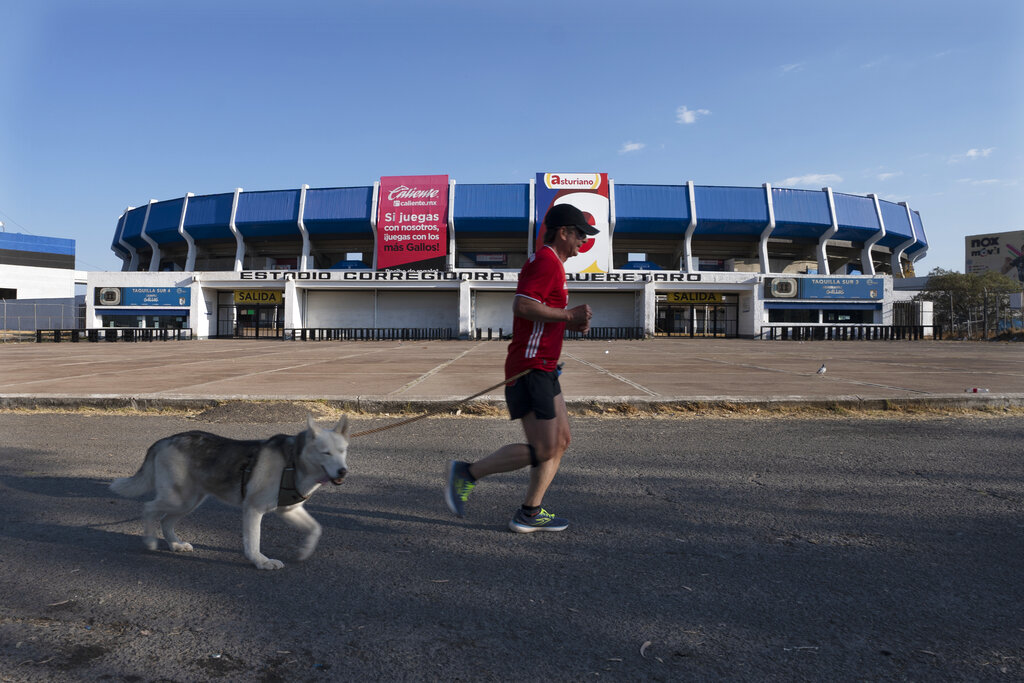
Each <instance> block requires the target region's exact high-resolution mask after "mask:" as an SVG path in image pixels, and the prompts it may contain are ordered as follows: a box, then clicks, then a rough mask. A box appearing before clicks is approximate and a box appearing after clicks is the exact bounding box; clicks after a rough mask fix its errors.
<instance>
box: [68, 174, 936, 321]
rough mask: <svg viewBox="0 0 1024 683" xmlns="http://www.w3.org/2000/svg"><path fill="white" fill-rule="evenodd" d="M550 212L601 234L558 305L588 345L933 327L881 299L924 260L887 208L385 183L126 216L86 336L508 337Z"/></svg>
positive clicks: (778, 193)
mask: <svg viewBox="0 0 1024 683" xmlns="http://www.w3.org/2000/svg"><path fill="white" fill-rule="evenodd" d="M561 202H570V203H572V204H574V205H576V206H577V207H579V208H580V209H581V210H583V211H584V212H585V213H586V214H587V215H588V218H589V219H592V222H593V224H594V225H595V227H597V228H598V229H599V231H600V232H599V234H598V235H597V236H595V237H593V238H591V240H590V241H588V243H587V244H586V245H585V246H584V248H583V249H582V250H581V253H580V255H579V256H576V257H573V258H572V259H570V260H569V261H567V262H566V264H565V265H566V272H567V274H568V278H569V283H568V286H569V297H570V306H572V305H578V304H581V303H588V304H590V305H591V307H592V308H593V310H594V318H593V320H592V328H593V332H592V334H593V335H594V336H598V337H623V336H627V337H636V336H651V335H658V334H668V335H684V336H694V337H761V336H765V335H766V334H768V333H770V332H771V331H772V330H773V329H775V328H779V329H782V328H792V327H793V326H804V327H815V328H821V329H828V328H832V327H835V326H837V325H838V326H844V327H845V328H852V329H854V334H865V333H868V334H870V331H871V330H872V329H876V330H877V329H878V328H883V327H886V326H892V325H894V324H901V321H902V322H903V323H911V324H916V325H930V323H931V321H930V320H928V319H924V317H927V312H925V313H923V314H922V311H920V310H918V309H913V310H911V308H908V307H907V306H909V304H906V305H904V306H903V308H902V309H901V307H900V304H901V299H902V300H907V299H909V296H910V295H909V294H907V293H905V292H901V291H899V290H898V288H894V287H893V281H894V279H896V280H899V279H902V278H904V277H909V276H910V275H912V274H913V264H914V263H915V262H916V261H918V260H920V259H921V258H922V257H923V256H924V255H925V253H926V252H927V249H928V242H927V238H926V236H925V232H924V226H923V224H922V222H921V217H920V215H919V214H918V213H917V212H915V211H912V210H911V209H910V208H909V207H908V206H907V205H906V204H904V203H899V204H896V203H892V202H887V201H883V200H880V199H879V198H878V197H877V196H876V195H867V196H857V195H850V194H842V193H838V192H833V191H832V190H831V189H830V188H823V189H822V190H820V191H809V190H800V189H785V188H775V187H771V186H770V185H769V184H765V185H763V186H761V187H719V186H706V185H696V184H694V183H692V182H687V183H683V184H678V185H640V184H626V183H615V182H614V181H611V180H609V179H608V177H607V174H603V173H539V174H537V176H536V178H535V179H532V180H530V181H529V182H524V183H510V184H463V183H457V182H455V181H454V180H449V178H448V176H443V175H442V176H388V177H383V178H381V179H380V180H379V181H375V182H373V183H372V184H369V185H365V186H359V187H336V188H310V187H308V186H302V187H301V188H298V189H287V190H273V191H259V192H243V191H242V190H241V189H238V190H235V191H234V192H227V193H222V194H211V195H193V194H188V195H186V196H184V197H178V198H175V199H169V200H164V201H156V200H153V201H150V202H149V203H148V204H146V205H145V206H140V207H136V208H129V209H127V210H126V211H125V212H124V213H123V214H122V215H121V217H120V218H119V220H118V222H117V226H116V230H115V231H114V236H113V241H112V243H111V248H112V249H113V251H114V252H115V253H116V254H117V255H118V256H119V257H120V258H121V259H122V260H123V262H124V266H123V270H122V271H121V272H109V273H103V272H94V273H89V277H88V289H89V295H88V296H87V312H86V327H158V328H160V327H162V328H166V327H182V328H191V329H192V330H193V333H194V335H195V336H196V337H199V338H204V337H279V336H286V337H291V336H294V337H298V338H352V337H353V336H355V337H357V338H363V335H371V336H372V335H376V336H381V335H385V334H395V333H396V332H394V331H395V330H398V331H400V332H397V334H402V335H411V336H416V337H420V338H422V337H435V338H470V337H476V336H478V335H482V336H487V335H488V334H490V335H494V336H497V335H498V334H499V331H501V332H502V333H505V334H507V333H508V332H509V331H510V330H511V328H512V298H513V296H514V292H515V287H516V280H517V275H518V272H519V269H520V267H521V266H522V265H523V263H525V261H526V259H527V258H529V256H530V254H532V253H533V252H534V251H535V250H536V249H538V248H542V237H543V228H542V221H543V217H544V215H545V213H546V211H547V209H548V208H549V207H550V206H552V205H553V204H555V203H561ZM901 311H902V313H901ZM922 316H924V317H922ZM858 330H859V331H858ZM387 331H391V332H387ZM844 334H845V333H844ZM857 338H860V337H857Z"/></svg>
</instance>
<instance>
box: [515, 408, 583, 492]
mask: <svg viewBox="0 0 1024 683" xmlns="http://www.w3.org/2000/svg"><path fill="white" fill-rule="evenodd" d="M554 402H555V418H554V419H553V420H538V419H537V416H536V415H534V414H533V413H530V414H529V415H526V416H524V417H523V431H524V432H526V440H527V441H528V442H529V443H530V445H532V446H533V447H534V449H536V452H537V460H539V461H540V464H538V465H537V466H536V467H532V468H530V485H529V486H528V487H527V489H526V498H525V499H524V500H523V505H527V506H530V507H539V506H540V504H541V502H542V501H543V500H544V494H545V493H547V490H548V487H549V486H550V485H551V481H552V480H553V479H554V478H555V474H556V473H557V472H558V468H559V466H560V465H561V464H562V455H564V454H565V451H566V449H567V448H569V441H570V440H571V435H570V434H569V413H568V410H566V407H565V397H564V396H563V395H562V394H558V395H557V396H555V399H554Z"/></svg>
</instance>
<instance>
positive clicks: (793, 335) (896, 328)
mask: <svg viewBox="0 0 1024 683" xmlns="http://www.w3.org/2000/svg"><path fill="white" fill-rule="evenodd" d="M758 338H759V339H769V340H783V341H820V340H832V341H848V340H853V341H856V340H876V339H877V340H892V339H909V340H917V339H942V326H941V325H764V326H762V327H761V334H760V336H759V337H758Z"/></svg>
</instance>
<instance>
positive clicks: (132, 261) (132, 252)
mask: <svg viewBox="0 0 1024 683" xmlns="http://www.w3.org/2000/svg"><path fill="white" fill-rule="evenodd" d="M134 208H135V207H134V206H129V207H128V208H127V209H125V210H124V213H123V214H121V215H122V216H123V217H124V221H123V222H122V223H121V229H120V230H119V231H118V233H117V243H118V244H120V245H121V247H122V248H124V250H125V251H127V252H128V258H127V259H121V260H122V264H121V271H122V272H127V271H134V270H136V269H137V268H138V267H139V252H138V250H137V249H136V248H135V247H133V246H132V245H130V244H128V243H127V242H125V241H124V229H125V226H127V225H128V212H129V211H131V210H132V209H134Z"/></svg>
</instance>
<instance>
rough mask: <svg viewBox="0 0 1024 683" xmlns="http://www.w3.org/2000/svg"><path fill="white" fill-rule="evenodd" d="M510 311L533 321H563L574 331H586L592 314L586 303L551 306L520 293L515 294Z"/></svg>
mask: <svg viewBox="0 0 1024 683" xmlns="http://www.w3.org/2000/svg"><path fill="white" fill-rule="evenodd" d="M512 313H513V314H514V315H516V316H517V317H519V318H526V319H527V320H531V321H533V322H541V323H561V322H564V323H565V325H566V327H568V328H569V329H570V330H572V331H574V332H586V331H587V330H588V329H590V317H591V315H593V313H592V312H591V310H590V306H588V305H587V304H580V305H579V306H575V307H573V308H552V307H551V306H546V305H544V304H542V303H541V302H539V301H537V300H536V299H530V298H529V297H525V296H522V295H517V296H516V298H515V301H514V302H513V303H512Z"/></svg>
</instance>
